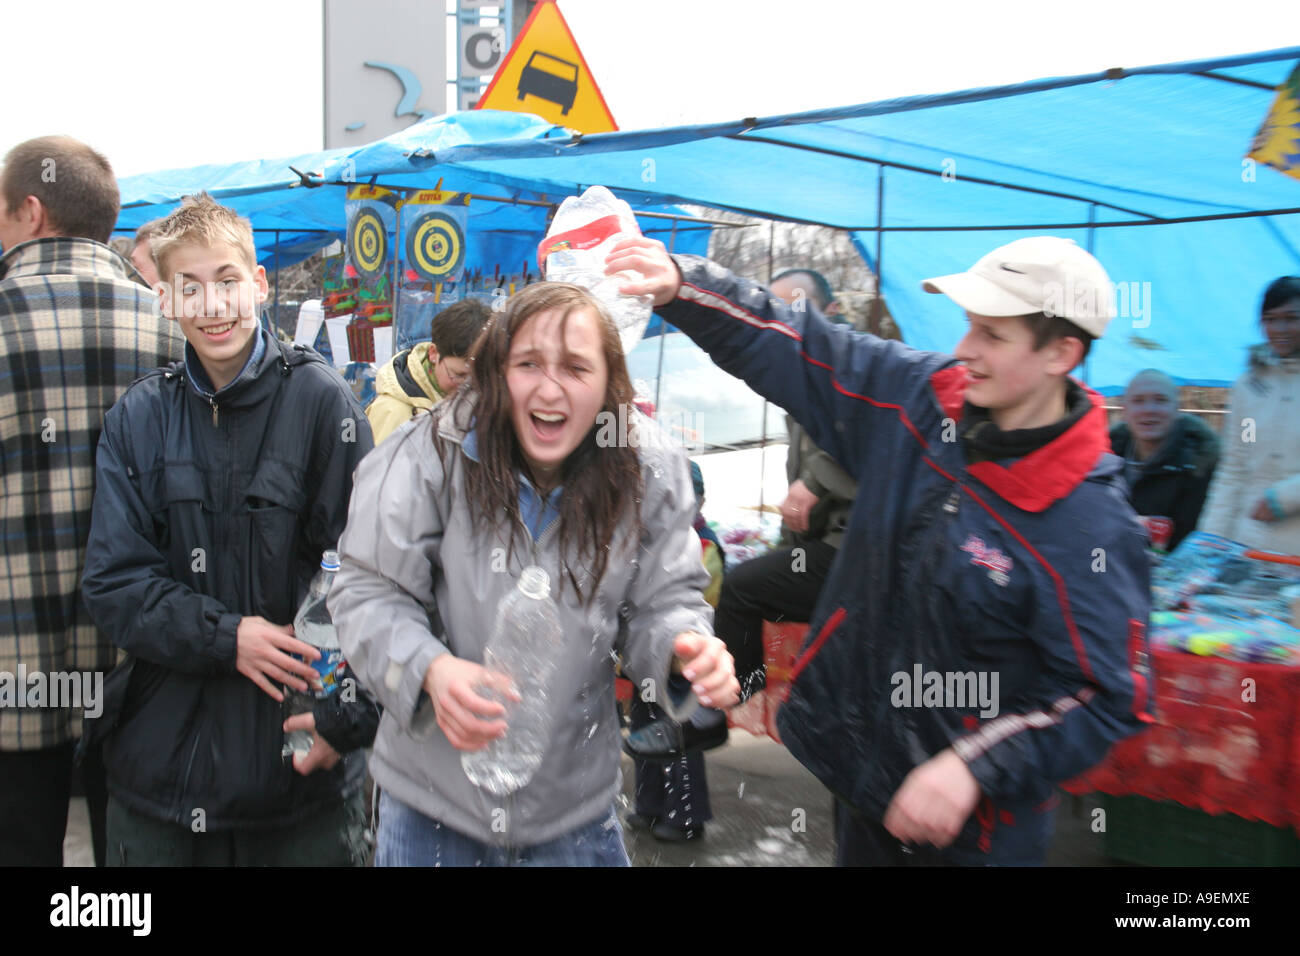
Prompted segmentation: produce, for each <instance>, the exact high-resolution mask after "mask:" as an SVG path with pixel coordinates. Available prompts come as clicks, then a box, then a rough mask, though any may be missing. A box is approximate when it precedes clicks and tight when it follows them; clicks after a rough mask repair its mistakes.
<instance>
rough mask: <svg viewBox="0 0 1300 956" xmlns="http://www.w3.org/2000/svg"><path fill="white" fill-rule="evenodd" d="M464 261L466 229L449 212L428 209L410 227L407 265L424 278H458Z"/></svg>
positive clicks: (408, 231) (437, 279)
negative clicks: (447, 213)
mask: <svg viewBox="0 0 1300 956" xmlns="http://www.w3.org/2000/svg"><path fill="white" fill-rule="evenodd" d="M464 262H465V233H464V230H463V229H462V228H461V225H460V223H459V222H457V221H456V220H455V219H453V218H451V217H450V216H448V215H446V214H445V213H441V212H427V213H425V214H424V215H422V216H420V217H419V218H418V219H416V220H415V222H414V223H412V224H411V227H410V228H409V229H408V230H407V234H406V265H407V267H408V268H410V269H413V270H415V272H416V273H418V274H419V275H420V277H421V278H424V279H431V280H434V281H440V280H443V279H448V278H454V277H455V275H456V273H457V272H458V271H459V270H460V268H461V266H462V265H463V264H464Z"/></svg>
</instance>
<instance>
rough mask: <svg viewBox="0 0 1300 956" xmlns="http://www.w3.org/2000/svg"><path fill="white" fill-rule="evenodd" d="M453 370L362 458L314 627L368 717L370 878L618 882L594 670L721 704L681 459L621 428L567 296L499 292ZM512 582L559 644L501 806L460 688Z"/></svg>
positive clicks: (613, 786) (495, 729)
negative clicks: (525, 574) (535, 721)
mask: <svg viewBox="0 0 1300 956" xmlns="http://www.w3.org/2000/svg"><path fill="white" fill-rule="evenodd" d="M472 355H473V358H472V366H473V371H472V381H471V384H469V385H468V386H466V387H465V388H464V389H462V390H461V392H459V393H458V394H457V395H456V396H455V397H454V398H452V399H450V400H449V401H447V402H443V403H442V404H440V405H439V406H437V407H436V408H435V409H434V410H433V411H432V413H431V414H429V415H423V416H421V417H419V418H417V419H415V420H413V421H412V422H410V423H408V424H406V425H403V426H402V427H401V428H400V429H399V430H398V431H397V432H395V433H394V434H393V436H392V437H391V438H390V439H389V440H388V441H386V442H384V443H383V444H382V445H381V446H380V447H379V448H378V449H377V450H376V451H375V452H373V453H371V454H370V455H369V456H367V457H366V458H365V459H364V460H363V461H362V463H361V465H360V466H359V467H358V469H357V473H356V478H355V485H354V489H355V490H354V494H353V496H352V502H351V507H350V511H349V517H348V526H347V529H346V530H345V532H344V534H343V537H342V538H341V540H340V542H339V551H340V556H341V563H342V568H341V570H340V571H339V574H338V577H337V579H336V583H335V586H334V588H333V589H332V590H331V593H330V597H329V608H330V613H331V614H332V615H333V618H334V622H335V624H336V626H337V628H338V633H339V640H340V643H341V644H342V646H343V650H344V652H345V653H346V655H347V658H348V660H349V662H350V663H351V665H352V667H353V668H354V670H355V671H356V673H357V674H358V676H359V678H360V679H361V681H362V683H363V684H365V685H366V686H367V687H368V688H369V689H371V690H372V691H373V692H374V694H375V695H376V696H377V697H378V698H379V700H380V701H381V702H382V703H383V705H384V707H385V713H384V717H383V722H382V724H381V726H380V729H379V735H378V738H377V739H376V741H375V749H374V755H373V757H372V759H371V773H372V774H373V776H374V778H375V781H376V782H377V783H378V784H379V786H380V787H381V788H382V790H383V791H384V798H383V801H382V802H381V805H380V825H379V847H378V854H377V858H376V862H377V863H378V864H379V865H386V864H387V865H404V864H406V865H411V864H414V865H437V864H441V865H457V864H463V865H476V864H478V865H492V864H501V865H511V864H521V863H522V864H529V863H531V864H569V865H572V864H614V865H619V864H621V865H626V864H627V855H626V853H625V852H624V850H623V845H622V834H621V831H620V829H619V825H618V821H617V817H616V816H615V815H614V812H613V806H614V799H615V796H616V795H617V793H618V791H619V771H618V763H619V727H618V721H617V717H616V709H615V700H614V662H615V660H616V659H617V658H618V657H619V655H620V654H621V655H622V657H623V661H624V665H623V667H624V672H625V673H626V674H627V675H628V676H630V677H632V678H633V680H634V681H635V682H636V683H637V685H638V687H639V688H640V689H641V690H642V691H643V693H650V694H654V693H655V690H656V688H666V687H667V680H668V677H669V674H670V672H671V671H672V670H674V669H680V670H681V672H682V673H683V674H684V675H685V676H686V677H687V678H688V679H689V680H691V681H692V682H693V685H692V689H693V691H694V694H695V696H696V697H697V698H698V699H699V702H700V703H702V704H704V705H706V706H714V707H727V706H730V705H732V704H733V703H735V701H736V700H737V699H738V694H739V685H738V684H737V682H736V679H735V676H734V667H733V663H732V660H731V657H730V655H729V654H727V652H726V650H725V647H724V646H723V644H722V642H721V641H720V640H718V639H717V638H715V637H713V636H712V633H711V621H712V612H711V609H710V608H709V606H708V604H706V603H705V601H704V599H703V597H702V595H701V589H702V587H703V586H704V585H705V584H706V583H707V575H706V573H705V572H704V569H703V566H702V565H701V563H700V557H699V543H698V540H697V539H696V537H695V532H694V531H693V529H692V527H691V522H692V519H693V518H694V516H695V495H694V491H693V489H692V486H691V481H690V474H689V471H688V466H687V461H686V457H685V455H684V454H683V453H682V452H681V451H680V450H679V449H673V448H669V447H667V446H668V443H667V441H666V440H665V439H663V438H662V433H659V432H657V430H656V429H655V426H654V425H653V424H651V423H650V422H649V421H648V420H646V419H644V418H640V417H638V416H636V415H635V413H634V412H633V406H632V386H631V383H630V381H629V379H628V374H627V368H626V365H625V363H624V360H623V355H622V351H621V348H620V347H619V344H618V336H617V333H616V332H615V330H614V326H613V323H612V322H611V321H610V319H609V317H608V315H607V314H606V313H605V312H604V309H603V307H602V306H601V305H600V304H599V303H598V302H597V301H596V300H595V299H593V298H592V297H591V296H590V295H589V294H588V293H586V292H585V291H584V290H582V289H580V288H578V287H577V286H571V285H565V284H560V283H541V284H539V285H535V286H531V287H529V288H527V289H525V290H523V291H522V292H520V293H519V294H517V295H515V296H514V297H512V298H511V299H510V301H509V302H508V303H507V305H506V308H505V310H504V311H503V312H498V313H496V314H495V315H494V316H493V318H492V320H491V321H490V322H489V324H488V326H487V328H486V330H485V331H484V334H483V336H482V337H481V338H480V339H479V341H478V343H477V344H476V346H475V350H474V352H473V353H472ZM620 411H621V412H622V414H620ZM629 419H631V420H630V421H629ZM528 565H538V566H540V567H542V568H543V569H544V570H545V571H546V572H547V574H548V575H549V577H550V580H551V582H552V589H551V596H552V598H553V599H554V600H555V602H556V604H557V606H558V608H559V614H560V621H561V625H562V627H563V633H564V643H563V648H562V651H561V653H562V658H561V660H560V661H559V664H558V666H557V668H556V670H555V673H556V677H555V678H554V681H553V684H552V686H551V688H550V694H549V697H550V700H551V701H552V706H553V707H554V708H555V712H554V722H553V728H554V729H553V732H552V736H551V740H550V742H549V744H548V746H547V748H546V751H545V754H544V756H543V759H542V763H541V766H540V768H539V769H538V770H537V772H536V774H535V775H534V777H533V778H532V780H531V781H530V782H529V783H528V784H527V785H526V786H524V787H523V788H522V789H520V790H518V791H516V792H515V793H513V794H511V795H510V796H509V797H508V798H503V797H497V796H494V795H492V794H491V793H489V792H487V791H486V790H480V789H479V788H477V787H475V786H474V785H473V784H472V783H471V782H470V781H469V779H468V778H467V777H466V775H465V773H464V771H463V770H462V767H461V753H462V752H463V751H476V750H479V749H482V748H483V747H484V746H486V745H487V744H488V743H489V742H490V741H491V740H493V739H494V738H496V737H499V736H502V735H504V734H506V733H508V732H509V730H508V728H507V727H506V725H505V722H504V720H502V719H501V718H502V715H503V714H504V713H505V709H504V708H503V707H502V706H501V705H500V704H497V703H494V702H492V701H489V700H487V699H486V698H484V697H481V696H479V695H478V694H477V693H475V691H474V688H475V687H476V686H482V685H483V684H496V686H498V687H500V688H501V689H502V690H505V686H506V685H505V684H504V683H502V682H501V679H500V677H499V676H498V675H493V674H492V673H491V672H489V671H487V670H486V669H485V668H483V667H482V666H481V662H482V660H483V651H484V645H485V643H486V641H487V638H488V635H489V632H490V630H491V627H492V621H493V619H494V617H495V614H496V609H497V607H498V606H499V605H500V603H501V602H502V600H503V599H504V598H505V597H506V595H508V594H509V593H510V592H511V590H513V589H514V588H515V586H516V582H517V579H518V577H519V574H520V573H521V571H522V570H523V568H524V567H526V566H528ZM666 698H667V695H666V694H663V695H662V699H661V702H662V703H668V701H667V700H666Z"/></svg>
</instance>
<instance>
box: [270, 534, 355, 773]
mask: <svg viewBox="0 0 1300 956" xmlns="http://www.w3.org/2000/svg"><path fill="white" fill-rule="evenodd" d="M338 570H339V553H338V552H337V551H326V552H325V553H324V554H323V555H321V559H320V570H319V571H318V572H316V577H314V578H313V579H312V582H311V590H309V591H308V592H307V597H306V598H304V599H303V602H302V607H300V608H298V615H297V617H295V618H294V619H293V636H294V637H296V638H297V639H298V640H300V641H302V642H303V643H305V644H310V645H311V646H312V647H314V648H316V650H318V651H320V658H319V659H317V660H314V661H308V662H307V663H309V664H311V666H312V667H314V668H315V669H316V675H317V677H316V679H317V680H318V681H319V682H320V688H319V689H316V688H312V687H309V688H308V689H307V692H306V693H302V692H301V691H296V690H294V689H293V688H291V687H285V688H284V705H285V716H286V717H289V716H292V715H293V714H303V713H310V712H311V709H312V707H313V706H314V705H315V703H316V701H317V700H319V699H320V698H322V697H328V696H329V695H330V694H332V693H334V692H335V691H337V690H338V689H339V685H340V683H341V682H342V681H343V675H344V668H345V667H346V663H347V662H346V661H344V659H343V648H341V647H340V646H339V636H338V632H337V631H335V630H334V622H333V621H332V620H330V612H329V609H328V608H327V607H326V606H325V596H326V595H327V594H329V590H330V585H332V584H333V583H334V575H335V574H337V573H338ZM294 657H298V655H297V654H295V655H294ZM298 659H299V660H302V658H301V657H298ZM311 744H312V733H311V731H309V730H294V731H291V732H289V733H287V734H285V738H284V748H283V750H282V751H281V754H282V756H285V757H292V756H293V754H295V753H301V754H306V753H307V752H308V751H310V750H311Z"/></svg>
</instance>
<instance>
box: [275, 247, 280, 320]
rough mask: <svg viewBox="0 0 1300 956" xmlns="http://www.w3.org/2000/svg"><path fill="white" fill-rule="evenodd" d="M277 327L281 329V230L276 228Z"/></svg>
mask: <svg viewBox="0 0 1300 956" xmlns="http://www.w3.org/2000/svg"><path fill="white" fill-rule="evenodd" d="M275 329H276V332H279V331H280V230H279V229H277V230H275Z"/></svg>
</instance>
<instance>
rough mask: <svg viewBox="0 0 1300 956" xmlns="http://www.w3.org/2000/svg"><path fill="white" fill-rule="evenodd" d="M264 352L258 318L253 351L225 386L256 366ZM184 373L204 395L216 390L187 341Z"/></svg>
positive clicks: (231, 383) (264, 340) (263, 337)
mask: <svg viewBox="0 0 1300 956" xmlns="http://www.w3.org/2000/svg"><path fill="white" fill-rule="evenodd" d="M265 354H266V337H265V335H263V330H262V322H261V320H260V319H259V320H258V323H257V335H256V336H255V338H254V340H253V351H252V352H250V353H249V355H248V361H247V362H245V363H244V367H243V368H241V369H240V370H239V374H238V375H236V376H235V377H234V378H232V379H231V380H230V381H229V382H228V383H227V384H226V386H225V387H226V388H229V387H230V386H231V385H234V384H235V383H236V382H238V381H239V379H240V377H241V376H243V374H244V373H245V372H247V371H248V370H249V369H250V368H256V367H257V363H259V362H260V361H262V356H264V355H265ZM185 374H186V375H188V376H189V378H190V381H191V382H193V383H194V384H195V385H197V386H198V389H199V391H201V392H202V393H203V394H204V395H212V394H213V393H214V392H215V391H216V390H215V389H214V388H213V387H212V380H211V379H210V378H208V373H207V371H206V370H205V369H204V368H203V363H202V362H200V361H199V358H198V353H197V352H195V351H194V346H192V345H190V344H189V343H188V342H186V343H185Z"/></svg>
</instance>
